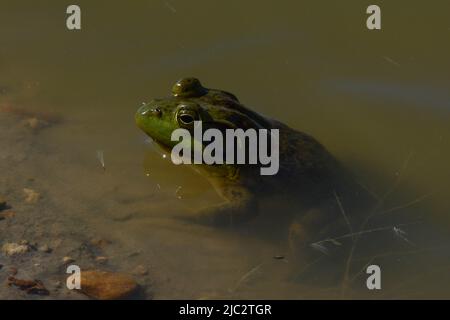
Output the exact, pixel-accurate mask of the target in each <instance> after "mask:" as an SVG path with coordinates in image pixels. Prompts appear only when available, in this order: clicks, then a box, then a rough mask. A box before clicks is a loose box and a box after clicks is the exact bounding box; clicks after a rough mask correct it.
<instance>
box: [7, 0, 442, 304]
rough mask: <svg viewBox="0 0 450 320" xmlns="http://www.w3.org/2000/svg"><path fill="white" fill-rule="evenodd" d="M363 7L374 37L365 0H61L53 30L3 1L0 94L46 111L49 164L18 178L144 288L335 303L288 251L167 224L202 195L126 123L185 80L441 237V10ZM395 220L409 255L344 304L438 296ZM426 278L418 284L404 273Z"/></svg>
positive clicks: (424, 263)
mask: <svg viewBox="0 0 450 320" xmlns="http://www.w3.org/2000/svg"><path fill="white" fill-rule="evenodd" d="M378 2H379V5H380V6H381V8H382V19H383V20H382V30H381V31H368V30H367V29H366V27H365V17H366V15H365V8H366V7H367V6H368V5H369V4H370V3H369V2H367V1H363V2H361V1H356V0H355V1H349V0H346V1H340V2H337V1H335V2H333V1H302V2H298V1H282V2H277V3H276V4H275V2H267V3H261V2H260V1H246V2H242V1H227V2H226V3H221V4H219V3H216V2H211V1H189V2H187V1H175V0H167V1H156V0H154V1H134V2H125V1H123V2H122V4H120V3H118V2H111V1H95V3H94V2H92V1H78V4H79V5H80V7H81V9H82V30H81V31H78V32H69V31H68V30H67V29H66V28H65V18H66V14H65V9H66V3H64V2H61V1H39V3H37V2H32V1H6V0H5V1H2V3H1V4H0V70H1V72H0V84H2V85H3V84H4V85H5V86H8V87H10V91H8V92H9V93H8V95H5V97H4V99H7V101H8V103H11V104H13V105H18V106H21V107H24V108H27V109H29V110H32V111H39V112H42V111H45V112H52V113H57V114H61V115H62V117H63V121H62V122H61V123H60V124H58V125H56V126H54V127H52V128H50V129H48V130H46V131H43V132H42V133H41V134H40V137H39V139H40V143H41V144H42V146H43V147H42V148H43V149H42V151H43V154H44V153H51V154H53V155H54V156H53V157H52V158H51V159H52V162H48V161H47V162H46V161H44V160H43V159H45V158H44V157H37V158H36V159H33V161H30V163H29V174H30V175H32V176H33V177H34V178H36V179H38V180H40V181H42V183H43V184H44V185H45V186H46V187H47V188H48V190H49V194H51V195H52V197H54V199H55V201H59V202H61V203H62V205H64V206H65V207H66V208H70V209H68V210H65V212H61V213H60V214H61V215H63V216H70V217H72V218H73V217H76V219H80V221H83V222H84V223H86V224H88V225H89V226H90V228H91V229H93V230H95V231H96V232H98V234H100V235H107V236H108V237H110V238H112V239H114V241H115V243H118V244H119V245H118V246H117V247H116V248H115V252H112V253H111V255H112V256H115V257H116V260H114V258H112V259H113V260H112V262H114V263H115V264H116V265H119V266H120V265H123V266H124V269H126V266H128V264H131V263H132V262H129V261H128V260H127V259H123V257H124V256H126V255H127V253H129V252H132V251H138V252H140V258H139V259H141V260H140V263H144V264H146V265H149V266H150V270H151V274H152V275H153V276H154V277H155V279H156V280H155V288H154V289H155V293H154V295H155V297H157V298H223V297H235V298H304V297H327V298H329V297H341V293H342V292H341V290H340V284H339V283H336V284H334V285H331V286H330V287H326V288H324V286H323V285H319V284H318V282H315V281H314V279H315V278H314V276H308V277H310V278H311V279H309V280H310V281H306V282H305V281H300V280H298V278H299V277H298V274H300V273H302V272H303V271H302V270H297V271H295V270H296V267H295V266H292V264H290V262H289V259H285V260H281V261H278V260H274V259H273V258H272V257H273V256H274V255H282V254H286V252H285V248H284V247H283V246H282V245H280V244H279V243H273V242H270V241H268V240H264V237H258V236H257V235H254V234H245V233H240V232H239V233H238V232H230V231H229V230H228V231H225V230H217V229H213V228H207V227H199V226H194V225H188V224H183V223H180V222H179V221H177V220H174V219H171V217H172V216H173V215H175V214H177V213H180V212H185V211H187V210H188V209H192V208H196V207H199V206H201V205H206V204H211V203H215V202H217V201H218V199H219V198H218V197H217V196H216V195H215V194H214V193H213V192H212V191H211V190H210V189H211V188H210V187H209V185H208V183H207V182H206V181H205V180H204V179H203V178H202V177H201V176H199V175H197V174H195V173H194V172H193V171H191V170H190V169H189V168H187V167H174V166H173V165H171V163H170V162H169V161H167V160H164V159H162V157H161V155H160V154H159V153H157V152H156V151H155V150H154V149H153V148H152V147H151V146H149V145H148V144H147V143H145V137H144V135H143V134H142V133H141V132H140V131H139V130H138V129H137V128H136V127H135V124H134V119H133V117H134V112H135V111H136V109H137V107H138V106H139V105H140V104H141V102H143V101H148V100H150V99H151V98H153V97H161V96H165V95H167V94H168V93H169V88H170V87H171V85H172V83H173V82H174V81H175V80H177V79H178V78H180V77H183V76H196V77H198V78H200V79H201V80H202V82H203V83H204V84H205V85H206V86H210V87H215V88H221V89H224V90H228V91H230V92H233V93H234V94H236V95H237V96H238V97H239V98H240V100H241V101H242V102H243V103H244V104H246V105H247V106H249V107H251V108H253V109H255V110H257V111H259V112H261V113H264V114H266V115H269V116H272V117H274V118H277V119H279V120H281V121H283V122H285V123H287V124H289V125H290V126H292V127H294V128H297V129H299V130H302V131H305V132H308V133H310V134H312V135H313V136H314V137H316V138H317V139H318V140H320V141H321V142H322V143H323V144H324V145H325V146H326V147H327V148H328V149H329V150H330V151H331V152H332V153H333V154H335V155H336V156H337V157H338V158H339V159H341V160H342V161H343V162H344V163H345V164H346V165H347V166H348V167H350V168H352V170H353V171H354V173H355V174H356V176H358V177H359V179H360V181H361V182H363V183H364V184H365V185H366V186H367V187H369V188H370V189H371V190H373V192H375V193H377V194H383V193H384V192H386V190H389V189H390V188H391V187H392V186H393V185H394V186H395V187H394V189H393V192H392V193H390V195H389V198H388V199H387V201H386V205H385V209H390V208H396V209H395V210H396V211H402V210H403V211H402V213H403V214H404V213H405V212H408V210H410V211H411V215H415V214H417V213H420V214H421V215H422V216H426V217H427V219H428V218H430V219H431V221H432V223H434V224H435V225H436V226H439V227H440V229H439V232H441V233H443V234H444V235H445V234H446V233H447V234H448V232H449V227H450V219H449V216H448V213H449V210H450V201H449V200H448V190H449V187H450V182H449V181H450V179H449V178H450V171H449V170H448V164H449V163H450V151H449V150H450V148H449V138H450V126H449V125H448V124H449V120H450V73H449V70H450V59H449V57H450V41H449V40H450V23H449V22H448V13H449V12H450V3H448V1H434V2H433V4H425V2H423V1H395V3H392V1H378ZM406 8H407V9H406ZM97 150H103V151H104V156H105V165H106V171H103V170H102V169H101V167H100V164H99V162H98V160H97V158H96V152H97ZM402 167H403V168H404V169H403V170H401V168H402ZM400 171H401V172H400ZM180 187H181V188H180ZM180 196H181V199H180ZM402 206H405V208H403V209H401V208H397V207H402ZM405 210H406V211H405ZM406 220H408V219H406ZM404 222H405V223H412V221H404ZM408 228H409V227H405V229H407V231H408V237H409V238H410V240H411V241H412V242H414V246H412V247H408V245H406V246H404V247H403V248H402V250H401V251H402V252H409V251H417V250H419V251H420V250H425V249H426V250H425V251H426V253H421V252H419V253H417V254H414V256H415V258H414V263H415V265H414V266H413V267H411V266H405V265H406V264H408V263H407V262H408V261H409V260H407V258H404V255H399V256H398V259H400V260H401V259H403V260H402V261H406V262H404V264H405V265H402V263H399V264H393V263H392V262H390V263H389V265H388V266H387V267H386V269H388V270H386V280H385V282H383V283H384V285H383V290H382V291H381V294H373V293H372V292H368V291H367V290H364V289H362V290H355V292H353V293H351V294H350V295H348V296H346V297H369V298H371V297H374V298H376V297H381V296H383V297H388V298H392V297H404V298H408V297H435V296H438V297H447V298H448V297H450V295H449V289H448V288H447V287H445V286H444V284H443V283H444V281H442V279H448V274H447V273H446V271H448V269H449V268H450V260H449V259H448V253H447V252H448V246H450V242H443V243H442V242H441V243H439V245H440V246H442V247H436V243H435V242H433V247H434V248H435V249H432V248H431V249H430V248H429V247H427V244H428V243H429V241H428V240H429V239H428V238H427V237H424V236H423V234H422V233H420V227H419V228H418V233H417V234H416V236H415V234H414V232H415V231H417V230H416V229H417V227H415V229H408ZM442 229H443V230H442ZM427 232H428V231H427ZM427 232H425V234H428V233H427ZM436 233H437V232H436ZM419 234H420V235H419ZM389 249H390V248H386V249H382V251H390V250H389ZM446 256H447V258H445V257H446ZM405 259H406V260H405ZM375 260H376V259H375ZM377 261H378V260H377ZM377 261H375V262H377ZM435 261H437V262H435ZM375 262H374V263H375ZM378 262H379V263H382V262H383V261H378ZM446 262H447V263H446ZM430 264H432V265H433V268H431V271H430V268H429V267H430ZM389 268H391V269H389ZM356 269H357V268H356ZM293 270H294V271H293ZM425 270H426V272H431V273H432V274H433V276H432V277H431V278H430V277H426V276H423V277H422V278H420V277H417V275H419V274H420V275H423V274H426V272H425ZM308 272H311V271H308ZM355 272H357V270H355ZM308 274H310V273H308ZM355 279H356V280H355V281H356V282H358V281H360V282H361V283H363V285H364V283H365V282H364V281H365V277H364V276H363V277H362V278H358V277H356V278H355ZM408 281H411V283H408ZM447 283H448V281H447ZM356 287H358V285H356ZM424 288H426V289H424Z"/></svg>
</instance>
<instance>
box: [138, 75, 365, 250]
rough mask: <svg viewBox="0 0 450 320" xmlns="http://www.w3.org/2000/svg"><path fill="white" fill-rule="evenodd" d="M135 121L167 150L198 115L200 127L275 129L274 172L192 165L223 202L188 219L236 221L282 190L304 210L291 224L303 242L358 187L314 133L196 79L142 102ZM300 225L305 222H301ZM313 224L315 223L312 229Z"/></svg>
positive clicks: (251, 214)
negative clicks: (276, 159) (179, 131)
mask: <svg viewBox="0 0 450 320" xmlns="http://www.w3.org/2000/svg"><path fill="white" fill-rule="evenodd" d="M135 118H136V123H137V125H138V126H139V127H140V128H141V129H142V130H143V131H144V132H145V133H146V134H147V135H149V136H150V137H151V138H152V139H153V140H155V141H156V142H157V143H158V144H159V145H161V147H163V148H165V149H166V150H171V148H172V147H173V146H174V145H175V144H177V143H178V142H174V141H171V139H170V137H171V133H172V131H173V130H175V129H177V128H186V129H188V130H192V128H193V126H192V121H194V120H201V121H202V125H203V130H206V129H208V128H217V129H220V130H224V129H227V128H231V129H236V128H241V129H244V130H246V129H248V128H254V129H262V128H264V129H269V130H270V129H279V138H280V141H279V147H280V149H279V154H280V168H279V172H278V173H277V174H276V175H274V176H261V175H260V167H259V166H258V165H192V166H193V167H195V168H196V169H199V170H200V171H201V172H202V173H203V174H204V175H205V177H207V178H208V179H209V180H210V182H211V184H212V185H213V186H214V187H215V188H216V190H217V192H218V193H219V194H220V195H221V196H222V197H223V198H224V199H225V203H224V204H221V205H218V206H215V207H212V208H205V209H204V210H201V211H200V212H198V213H197V215H195V216H194V217H193V218H192V219H193V220H195V221H198V222H204V223H210V224H215V225H226V224H229V223H234V224H236V223H241V222H244V221H248V220H249V219H250V218H252V217H254V216H256V215H257V214H258V211H259V203H260V200H261V199H266V198H267V197H269V196H274V195H282V196H283V197H286V199H289V200H286V201H290V202H291V201H292V205H294V203H295V204H301V206H302V207H303V208H320V210H317V209H310V210H305V211H304V212H305V213H304V214H301V215H300V219H299V222H297V223H296V224H295V226H296V227H295V228H296V229H295V228H294V229H295V230H297V231H295V230H294V231H293V232H299V233H300V234H301V237H303V238H304V240H305V241H306V239H307V238H309V237H308V236H307V235H306V234H307V229H309V226H314V228H315V229H316V230H317V228H319V229H321V228H322V227H324V226H325V225H328V224H329V223H330V222H333V221H335V220H337V219H338V217H341V218H342V216H341V212H340V210H341V209H340V208H338V206H337V201H336V200H337V199H338V197H339V199H340V200H341V205H342V203H344V205H347V204H349V203H347V202H344V200H347V199H344V198H345V197H343V195H344V194H346V195H348V194H350V195H351V196H350V197H351V199H348V200H349V201H350V202H352V204H354V203H355V202H356V201H355V199H356V198H355V197H354V196H355V195H361V188H359V187H358V186H357V185H356V183H354V182H353V179H352V178H351V177H350V175H349V174H348V173H347V172H346V171H345V170H344V169H343V168H342V167H341V166H340V164H339V163H338V161H336V159H335V158H334V157H333V156H332V155H331V154H330V153H329V152H328V151H327V150H326V149H325V148H324V147H323V146H322V145H321V144H320V143H319V142H317V141H316V140H315V139H314V138H312V137H311V136H309V135H307V134H305V133H302V132H299V131H296V130H294V129H291V128H290V127H288V126H286V125H285V124H283V123H280V122H278V121H276V120H272V119H269V118H267V117H264V116H262V115H260V114H258V113H256V112H254V111H252V110H250V109H248V108H246V107H245V106H244V105H242V104H241V103H240V102H239V100H238V99H237V98H236V97H235V96H234V95H233V94H231V93H228V92H226V91H222V90H216V89H207V88H204V87H203V86H202V85H201V84H200V81H199V80H197V79H195V78H184V79H181V80H179V81H178V82H177V83H176V84H175V85H174V86H173V88H172V95H171V96H170V97H168V98H165V99H154V100H152V101H150V102H149V103H146V104H144V105H143V106H142V107H141V108H139V110H138V111H137V113H136V117H135ZM304 224H307V225H308V226H307V227H305V226H304ZM316 227H317V228H316Z"/></svg>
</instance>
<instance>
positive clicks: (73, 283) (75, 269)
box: [66, 264, 81, 290]
mask: <svg viewBox="0 0 450 320" xmlns="http://www.w3.org/2000/svg"><path fill="white" fill-rule="evenodd" d="M66 273H69V274H70V276H68V277H67V281H66V286H67V289H69V290H73V289H77V290H80V289H81V269H80V267H79V266H77V265H74V264H73V265H70V266H68V267H67V270H66Z"/></svg>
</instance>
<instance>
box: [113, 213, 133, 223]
mask: <svg viewBox="0 0 450 320" xmlns="http://www.w3.org/2000/svg"><path fill="white" fill-rule="evenodd" d="M110 218H111V220H113V221H117V222H125V221H128V220H130V219H131V218H133V214H132V213H130V212H114V213H112V214H111V215H110Z"/></svg>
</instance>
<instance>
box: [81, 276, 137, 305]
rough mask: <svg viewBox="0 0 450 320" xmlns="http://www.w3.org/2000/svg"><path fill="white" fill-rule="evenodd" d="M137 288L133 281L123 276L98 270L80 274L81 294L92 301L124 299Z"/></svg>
mask: <svg viewBox="0 0 450 320" xmlns="http://www.w3.org/2000/svg"><path fill="white" fill-rule="evenodd" d="M137 288H138V284H137V283H136V282H135V281H134V279H133V278H131V277H130V276H128V275H125V274H120V273H113V272H106V271H98V270H91V271H84V272H81V292H83V293H84V294H85V295H87V296H88V297H91V298H94V299H98V300H118V299H124V298H127V297H129V296H130V295H131V294H133V293H134V292H135V291H136V290H137Z"/></svg>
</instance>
